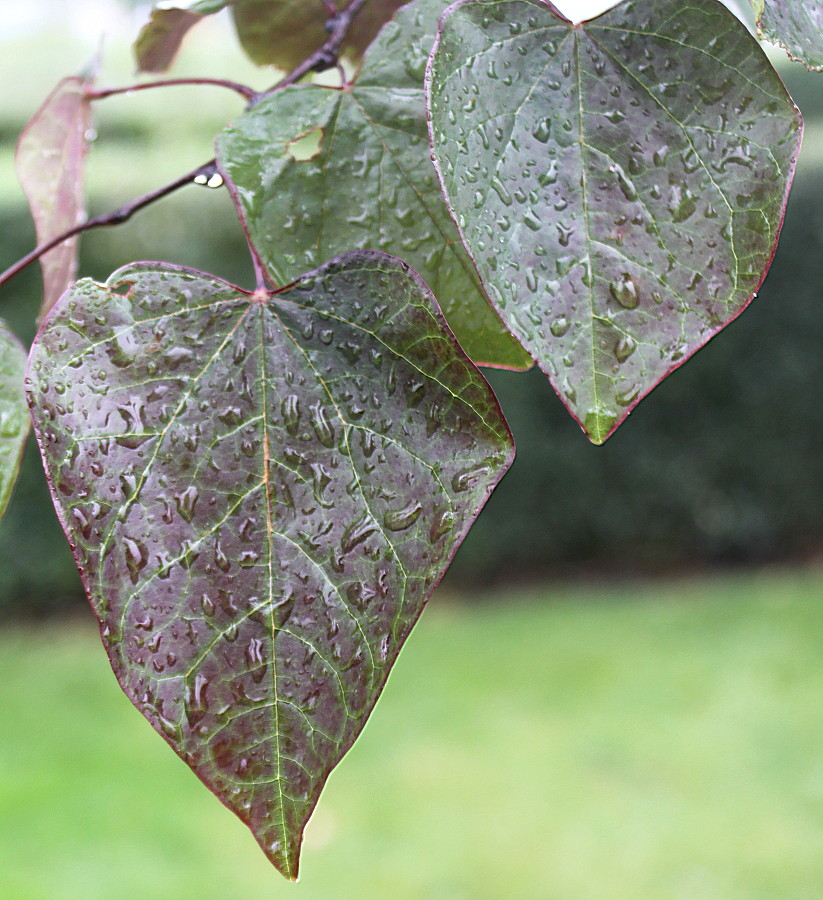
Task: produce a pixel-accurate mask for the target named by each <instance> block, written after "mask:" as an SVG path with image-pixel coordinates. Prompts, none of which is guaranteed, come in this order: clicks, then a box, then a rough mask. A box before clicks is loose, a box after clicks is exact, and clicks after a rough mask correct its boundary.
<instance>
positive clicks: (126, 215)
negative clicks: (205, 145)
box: [0, 160, 217, 287]
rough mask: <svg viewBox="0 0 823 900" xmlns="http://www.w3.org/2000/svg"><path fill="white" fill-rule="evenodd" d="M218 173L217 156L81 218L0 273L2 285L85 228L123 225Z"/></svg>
mask: <svg viewBox="0 0 823 900" xmlns="http://www.w3.org/2000/svg"><path fill="white" fill-rule="evenodd" d="M216 174H217V162H216V160H211V161H210V162H208V163H206V164H205V165H203V166H200V167H198V168H197V169H195V170H194V171H193V172H189V173H188V175H183V177H182V178H178V179H177V180H176V181H173V182H172V183H171V184H167V185H165V186H164V187H161V188H158V189H157V190H156V191H152V192H151V193H150V194H146V195H144V196H143V197H138V198H137V199H136V200H132V201H131V202H130V203H127V204H126V205H125V206H121V207H120V209H117V210H115V211H114V212H112V213H109V214H108V215H105V216H95V218H93V219H88V220H87V221H85V222H81V223H80V224H79V225H75V226H74V228H70V229H69V230H68V231H64V232H63V233H62V234H58V235H57V236H56V237H53V238H52V239H51V240H50V241H46V243H44V244H41V245H40V246H39V247H35V249H34V250H32V251H31V253H29V254H27V255H26V256H24V257H23V258H22V259H20V260H18V261H17V262H16V263H15V264H14V265H13V266H11V267H10V268H8V269H6V271H5V272H3V273H2V274H0V287H2V286H3V285H4V284H5V283H6V282H7V281H10V280H11V279H12V278H14V276H15V275H19V274H20V272H22V271H23V269H25V268H27V267H28V266H30V265H31V264H32V263H33V262H36V261H37V260H38V259H40V257H41V256H45V254H46V253H48V252H49V251H50V250H54V248H55V247H59V246H60V244H62V243H64V242H65V241H68V240H70V239H71V238H73V237H76V236H77V235H78V234H82V233H83V232H84V231H91V230H92V229H94V228H110V227H111V226H113V225H122V224H124V223H125V222H128V221H129V219H130V218H131V217H132V216H133V215H134V214H135V213H136V212H139V211H140V210H141V209H144V208H145V207H147V206H150V205H151V204H152V203H154V202H155V201H157V200H160V199H161V198H163V197H167V196H168V195H169V194H173V193H174V192H175V191H177V190H179V189H180V188H182V187H185V186H186V185H187V184H198V183H199V184H205V183H207V182H208V180H209V179H210V178H211V177H212V176H214V175H216Z"/></svg>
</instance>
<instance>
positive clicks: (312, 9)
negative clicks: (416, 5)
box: [232, 0, 446, 70]
mask: <svg viewBox="0 0 823 900" xmlns="http://www.w3.org/2000/svg"><path fill="white" fill-rule="evenodd" d="M349 2H350V0H336V3H337V6H338V7H339V8H340V9H344V8H345V7H346V6H348V4H349ZM407 2H408V0H368V2H367V3H366V5H365V6H364V7H363V8H362V9H361V10H360V12H358V14H357V16H356V18H355V19H354V21H353V22H352V26H351V29H350V30H349V33H348V36H347V38H346V42H345V44H344V45H343V49H344V53H345V54H346V55H347V56H348V57H350V58H352V59H359V58H360V57H361V56H362V55H363V53H364V52H365V50H366V48H367V47H368V46H369V44H370V43H371V42H372V41H373V40H374V38H375V36H376V35H377V32H378V31H379V30H380V28H381V26H382V25H383V24H384V23H385V22H388V20H389V19H390V18H391V17H392V16H393V15H394V13H395V12H396V11H397V10H398V9H400V7H401V6H403V5H404V4H405V3H407ZM443 6H444V7H445V6H446V4H445V3H444V4H443ZM232 14H233V15H234V23H235V26H236V27H237V36H238V37H239V38H240V43H241V44H242V45H243V49H244V50H245V51H246V53H247V54H248V55H249V57H250V58H251V59H252V60H253V61H254V62H256V63H257V64H258V65H261V66H262V65H271V66H277V67H278V68H280V69H285V70H291V69H293V68H295V67H296V66H298V65H299V64H300V63H301V62H303V60H304V59H306V58H307V57H309V56H311V54H312V53H314V52H315V50H319V49H320V48H321V47H322V46H323V44H325V42H326V41H327V40H328V38H329V33H328V32H327V31H326V30H325V28H324V25H325V24H326V20H327V19H328V15H327V14H326V10H325V8H324V7H323V4H322V2H321V0H314V2H307V0H236V2H235V3H234V4H233V6H232Z"/></svg>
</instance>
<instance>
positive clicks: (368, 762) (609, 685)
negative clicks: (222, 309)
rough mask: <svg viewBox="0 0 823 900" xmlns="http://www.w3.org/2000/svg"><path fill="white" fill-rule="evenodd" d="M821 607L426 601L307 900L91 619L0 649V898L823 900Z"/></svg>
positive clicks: (549, 594) (646, 595) (758, 588)
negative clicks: (144, 712) (135, 686)
mask: <svg viewBox="0 0 823 900" xmlns="http://www.w3.org/2000/svg"><path fill="white" fill-rule="evenodd" d="M821 589H823V572H820V571H814V570H805V571H804V570H792V571H784V572H771V573H761V574H759V575H755V574H751V575H745V576H734V577H727V578H715V579H711V580H689V581H683V582H680V583H672V582H660V583H656V582H647V583H645V584H626V585H624V586H620V587H615V586H611V587H604V586H602V585H600V586H598V585H592V586H590V587H580V586H578V587H574V588H565V587H554V588H546V589H541V590H538V589H533V590H531V591H528V592H522V591H521V592H519V593H518V592H503V593H498V594H494V595H491V594H489V595H486V596H484V597H481V598H479V599H480V600H483V601H489V602H481V603H480V604H478V605H475V604H474V603H473V604H472V605H471V606H470V605H467V604H466V603H465V602H463V601H461V599H460V598H459V597H453V596H442V595H441V596H439V597H438V598H435V601H434V602H433V604H432V608H431V609H429V610H428V611H427V613H426V614H425V615H424V617H423V619H422V621H421V623H420V625H419V626H418V629H417V631H416V633H415V634H414V635H413V636H412V638H411V639H410V646H409V648H408V649H407V650H406V651H404V653H403V655H402V656H401V659H400V662H399V664H398V666H397V669H396V671H395V673H394V675H393V676H392V679H391V681H390V684H389V687H388V689H387V691H386V693H385V695H384V697H383V699H382V700H381V701H380V703H379V705H378V708H377V710H376V713H375V715H374V717H373V720H372V721H371V723H370V724H369V725H368V727H367V728H366V731H365V733H364V735H363V737H362V738H361V740H360V741H358V743H357V744H356V745H355V748H354V750H353V751H352V753H351V754H350V756H349V757H348V758H347V759H346V760H345V761H344V762H343V764H342V765H341V767H340V768H339V770H338V771H337V772H336V773H335V774H333V775H332V778H331V780H330V782H329V786H328V788H327V790H326V792H325V794H324V796H323V798H322V800H321V802H320V806H319V808H318V811H317V813H316V815H315V818H314V819H313V821H312V823H311V824H310V826H309V830H308V833H307V848H306V852H305V855H304V860H303V880H302V883H301V885H299V886H297V887H294V886H292V885H289V884H287V883H286V882H284V881H282V879H280V877H279V876H278V875H277V874H276V873H275V872H274V870H272V869H270V867H269V865H268V863H267V862H266V861H265V860H264V858H263V856H262V854H261V853H260V852H259V851H258V849H257V847H256V844H255V843H254V841H253V839H252V838H251V836H250V835H248V834H247V833H246V831H245V829H244V828H243V826H242V825H240V824H239V823H238V822H237V821H236V820H235V819H234V817H233V816H232V815H231V814H230V813H229V812H228V811H226V810H224V809H223V808H222V807H221V806H220V804H219V803H218V802H217V801H216V800H215V799H214V798H213V797H212V796H211V795H210V794H209V793H208V792H207V791H206V790H205V789H204V788H202V787H201V786H200V785H199V784H198V783H197V781H196V779H195V778H194V777H193V776H192V775H191V774H190V773H189V772H188V771H187V770H186V768H185V766H184V765H183V764H182V763H181V762H179V761H178V760H177V759H176V758H175V757H174V755H173V754H172V753H171V751H170V750H169V749H168V748H167V747H166V746H165V744H164V743H163V742H162V740H161V739H160V738H159V737H157V736H156V735H154V734H153V733H152V731H151V729H150V728H149V726H148V725H147V724H145V723H144V722H143V721H142V719H141V717H140V715H139V714H138V713H137V712H136V711H135V710H134V709H132V707H131V706H130V705H129V703H128V702H127V701H126V699H125V698H124V697H123V696H122V695H120V693H119V689H118V688H117V686H116V684H115V681H114V679H113V677H112V676H111V674H110V671H109V668H108V664H107V662H106V659H105V656H104V654H103V651H102V649H101V648H100V647H99V646H98V642H97V637H96V633H95V629H94V627H93V626H92V625H91V624H90V621H89V620H79V621H75V620H70V621H69V622H68V623H66V622H63V623H55V624H52V625H47V626H41V627H35V626H27V627H22V626H21V627H16V628H13V629H7V630H5V631H3V632H0V671H1V672H2V678H0V717H2V721H3V723H4V730H3V738H2V740H1V741H0V898H2V900H97V898H100V900H102V898H106V900H111V898H117V900H168V898H172V897H179V898H197V900H211V898H214V900H218V898H219V900H257V898H272V900H276V898H279V897H284V898H285V897H295V898H297V897H305V898H310V900H354V898H357V900H369V898H380V900H384V898H392V900H500V898H508V897H514V898H518V900H555V898H557V900H584V898H586V900H588V898H601V897H604V898H609V900H675V898H677V900H680V898H684V900H685V898H688V900H695V898H699V900H714V898H717V900H744V898H745V900H778V898H779V900H795V898H796V900H801V898H802V900H811V898H816V897H820V896H823V852H822V851H823V704H821V698H823V655H821V653H820V647H821V645H823V604H821V602H820V597H821ZM477 599H478V598H477V597H473V598H472V600H473V601H476V600H477ZM490 601H494V602H490ZM89 618H90V617H89Z"/></svg>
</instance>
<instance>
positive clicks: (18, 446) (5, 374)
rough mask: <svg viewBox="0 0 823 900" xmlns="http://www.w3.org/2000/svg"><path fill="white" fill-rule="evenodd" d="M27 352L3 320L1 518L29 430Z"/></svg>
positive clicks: (0, 336) (0, 334) (0, 326)
mask: <svg viewBox="0 0 823 900" xmlns="http://www.w3.org/2000/svg"><path fill="white" fill-rule="evenodd" d="M25 371H26V353H25V351H24V350H23V347H22V346H21V345H20V342H19V341H18V340H17V338H16V337H15V336H14V335H13V334H12V333H11V332H10V331H9V330H8V328H7V327H6V326H5V324H4V323H3V322H2V321H0V519H2V517H3V513H5V511H6V508H7V507H8V505H9V500H10V499H11V492H12V488H13V487H14V483H15V481H16V480H17V472H18V471H19V469H20V458H21V457H22V455H23V446H24V444H25V443H26V435H27V434H28V431H29V415H28V410H27V409H26V398H25V395H24V393H23V378H24V375H25Z"/></svg>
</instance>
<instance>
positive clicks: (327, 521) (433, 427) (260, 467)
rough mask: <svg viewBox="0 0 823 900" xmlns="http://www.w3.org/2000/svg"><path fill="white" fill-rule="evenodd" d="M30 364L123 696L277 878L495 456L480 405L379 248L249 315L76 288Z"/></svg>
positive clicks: (410, 286)
mask: <svg viewBox="0 0 823 900" xmlns="http://www.w3.org/2000/svg"><path fill="white" fill-rule="evenodd" d="M126 290H127V291H128V296H124V295H123V291H126ZM264 296H265V295H264ZM29 372H30V376H29V378H30V380H29V384H28V390H29V395H30V396H29V402H30V405H31V406H32V410H33V418H34V422H35V429H36V432H37V436H38V441H39V442H40V447H41V451H42V453H43V458H44V461H45V465H46V468H47V471H48V473H49V475H50V481H51V484H52V492H53V497H54V500H55V505H56V506H57V508H58V511H59V514H60V516H61V520H62V522H63V525H64V528H65V529H66V532H67V534H68V535H69V538H70V541H71V543H72V545H73V547H74V551H75V556H76V560H77V563H78V566H79V567H80V568H81V570H82V571H83V573H84V578H85V581H86V585H87V589H88V592H89V596H90V599H91V602H92V604H93V606H94V608H95V610H96V612H97V615H98V617H99V619H100V622H101V629H102V634H103V637H104V642H105V644H106V646H107V650H108V653H109V656H110V659H111V661H112V665H113V667H114V670H115V672H116V674H117V677H118V679H119V681H120V684H121V686H122V687H123V689H124V691H125V692H126V694H127V695H128V696H129V697H130V698H131V700H132V701H133V702H134V703H135V705H136V706H137V707H138V708H139V709H140V710H141V711H142V712H143V713H144V715H145V716H146V717H147V718H148V719H149V721H150V722H151V723H152V725H153V726H154V727H155V728H156V729H157V730H158V731H159V732H160V733H161V734H162V735H163V736H164V737H165V739H166V740H167V741H168V742H169V744H171V746H172V747H173V748H174V749H175V751H176V752H177V753H178V754H179V755H180V756H181V757H182V758H183V759H184V760H185V761H186V762H187V763H188V764H189V765H190V766H191V767H192V768H193V769H194V771H195V772H196V773H197V774H198V776H199V777H200V778H201V779H202V780H203V781H204V782H205V783H206V784H207V785H208V786H209V787H210V788H211V789H212V790H213V791H214V792H215V793H216V794H217V796H218V797H219V798H220V799H221V800H222V801H223V802H224V803H225V804H226V805H227V806H228V807H229V808H231V809H232V810H233V811H234V812H235V813H237V815H238V816H239V817H240V818H241V819H242V820H243V821H244V822H246V823H247V824H248V825H249V827H250V828H251V829H252V831H253V832H254V834H255V836H256V837H257V839H258V841H259V842H260V844H261V846H262V847H263V849H264V851H265V852H266V854H267V855H268V856H269V858H270V859H271V860H272V862H273V863H274V864H275V865H276V866H277V867H278V868H279V869H280V870H281V871H282V872H283V873H284V874H285V875H286V876H287V877H289V878H294V877H296V875H297V868H298V857H299V847H300V841H301V836H302V832H303V828H304V826H305V824H306V821H307V819H308V817H309V815H310V814H311V811H312V809H313V807H314V805H315V803H316V802H317V798H318V796H319V794H320V791H321V789H322V786H323V784H324V782H325V780H326V778H327V776H328V774H329V772H330V771H331V770H332V768H333V767H334V766H335V765H336V764H337V762H338V761H339V760H340V758H341V757H342V756H343V755H344V753H345V752H346V751H347V750H348V748H349V747H350V746H351V744H352V743H353V741H354V740H355V738H356V737H357V735H358V734H359V732H360V730H361V729H362V727H363V725H364V723H365V720H366V718H367V717H368V715H369V713H370V711H371V709H372V707H373V705H374V703H375V701H376V700H377V697H378V695H379V693H380V691H381V690H382V688H383V685H384V684H385V681H386V678H387V676H388V673H389V670H390V669H391V666H392V664H393V663H394V661H395V659H396V657H397V654H398V652H399V650H400V648H401V646H402V644H403V642H404V640H405V638H406V636H407V635H408V633H409V631H410V630H411V628H412V626H413V625H414V623H415V621H416V620H417V617H418V616H419V614H420V612H421V610H422V608H423V606H424V604H425V602H426V600H427V598H428V597H429V595H430V593H431V591H432V590H433V588H434V586H435V584H436V583H437V581H438V580H439V578H440V577H441V575H442V573H443V572H444V571H445V569H446V567H447V565H448V563H449V561H450V559H451V557H452V555H453V553H454V552H455V550H456V548H457V546H458V545H459V543H460V542H461V541H462V539H463V537H464V536H465V533H466V531H467V530H468V528H469V526H470V525H471V522H472V521H473V520H474V518H475V516H476V515H477V513H478V512H479V510H480V509H481V507H482V506H483V504H484V503H485V501H486V499H487V498H488V496H489V494H490V493H491V491H492V490H493V488H494V486H495V485H496V483H497V481H498V480H499V479H500V477H501V476H502V474H503V473H504V471H505V470H506V468H507V467H508V465H509V464H510V462H511V458H512V455H513V447H512V443H511V436H510V434H509V432H508V428H507V426H506V424H505V421H504V420H503V418H502V415H501V413H500V410H499V407H498V406H497V403H496V400H495V399H494V395H493V394H492V393H491V390H490V389H489V387H488V385H487V384H486V382H485V381H484V380H483V378H482V376H481V375H480V374H479V372H478V371H477V370H476V369H475V368H474V366H473V365H472V364H471V363H470V362H469V361H468V360H467V359H466V357H465V356H464V355H463V353H462V352H461V351H460V348H459V346H458V345H457V344H456V342H455V341H454V338H453V337H452V335H451V334H450V332H449V331H448V330H447V329H446V327H445V324H444V321H443V319H442V316H441V315H440V313H439V310H438V309H437V306H436V303H435V301H434V299H433V297H432V295H431V293H430V292H429V291H428V290H427V288H426V287H425V285H424V284H423V283H422V281H421V280H420V279H419V278H418V277H417V276H416V275H415V274H414V273H413V272H410V270H409V269H408V267H406V266H405V265H403V264H402V263H400V262H399V261H397V260H394V259H393V258H391V257H387V256H384V255H382V254H376V253H354V254H349V255H347V256H346V257H343V258H341V259H339V260H335V261H333V262H331V263H329V264H327V265H326V266H324V267H323V268H322V269H320V270H319V271H317V272H315V273H313V274H311V275H308V276H305V277H304V278H303V279H301V280H300V281H299V282H298V283H296V284H295V285H294V286H292V287H290V288H289V289H288V290H287V291H284V292H282V293H279V294H274V295H269V296H268V297H267V299H265V301H264V302H260V298H259V295H254V296H250V295H248V294H245V293H243V292H241V291H240V290H239V289H237V288H234V287H232V286H231V285H228V284H226V283H225V282H222V281H218V280H216V279H214V278H211V277H210V276H207V275H204V274H202V273H198V272H193V271H191V270H186V269H180V268H176V267H171V266H166V265H163V264H159V263H157V264H154V263H151V264H149V263H142V264H135V265H133V266H131V267H127V268H125V269H121V270H120V271H119V272H117V273H115V275H113V276H112V278H111V279H110V281H109V282H108V284H107V285H98V284H95V283H93V282H89V281H83V282H80V283H79V284H78V285H77V286H76V287H75V288H74V289H73V291H72V292H71V293H70V294H67V295H66V297H64V299H63V300H62V301H61V303H60V305H59V306H58V307H57V309H56V310H55V312H54V314H53V315H52V317H51V318H50V319H49V322H48V323H47V326H46V328H45V329H44V331H43V332H42V333H41V335H40V337H39V338H38V340H37V342H36V343H35V346H34V349H33V352H32V357H31V363H30V369H29Z"/></svg>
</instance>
